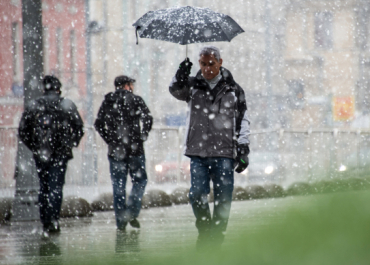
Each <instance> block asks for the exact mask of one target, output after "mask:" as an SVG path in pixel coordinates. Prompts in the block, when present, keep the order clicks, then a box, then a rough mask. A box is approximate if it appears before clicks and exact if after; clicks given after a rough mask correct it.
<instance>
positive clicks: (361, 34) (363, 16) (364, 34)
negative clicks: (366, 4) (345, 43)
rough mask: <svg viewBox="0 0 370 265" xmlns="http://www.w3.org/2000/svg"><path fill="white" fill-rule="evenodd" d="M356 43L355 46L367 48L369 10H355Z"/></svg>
mask: <svg viewBox="0 0 370 265" xmlns="http://www.w3.org/2000/svg"><path fill="white" fill-rule="evenodd" d="M356 15H357V16H356V22H357V23H356V39H355V40H356V44H357V47H358V48H359V49H360V50H362V51H364V50H366V49H367V48H368V39H369V28H370V27H369V26H370V25H369V23H370V19H369V16H370V10H368V9H360V10H358V11H357V12H356Z"/></svg>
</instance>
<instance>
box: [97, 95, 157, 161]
mask: <svg viewBox="0 0 370 265" xmlns="http://www.w3.org/2000/svg"><path fill="white" fill-rule="evenodd" d="M140 121H141V122H142V128H141V127H140ZM152 123H153V118H152V116H151V115H150V111H149V109H148V107H147V106H146V104H145V102H144V100H143V99H142V98H141V97H140V96H137V95H135V94H133V93H132V92H130V91H127V90H124V89H117V90H116V91H115V92H111V93H108V94H107V95H105V99H104V101H103V103H102V105H101V107H100V109H99V112H98V117H97V119H96V121H95V129H96V130H97V131H98V133H99V134H100V136H101V137H102V138H103V140H104V141H105V142H106V143H107V144H108V156H110V157H113V158H114V159H116V160H122V159H123V158H125V157H126V156H127V155H131V156H140V155H143V154H144V147H143V142H144V141H145V140H146V138H147V137H148V134H149V131H150V130H151V128H152Z"/></svg>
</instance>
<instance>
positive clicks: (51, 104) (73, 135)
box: [18, 75, 84, 232]
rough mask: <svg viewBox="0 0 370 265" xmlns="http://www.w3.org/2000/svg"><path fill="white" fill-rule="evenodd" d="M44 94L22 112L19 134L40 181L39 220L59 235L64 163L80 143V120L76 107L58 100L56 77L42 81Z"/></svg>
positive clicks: (64, 172) (81, 133)
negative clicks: (30, 154)
mask: <svg viewBox="0 0 370 265" xmlns="http://www.w3.org/2000/svg"><path fill="white" fill-rule="evenodd" d="M43 86H44V95H43V96H41V97H39V98H37V99H36V100H33V101H31V102H30V103H29V104H27V106H25V110H24V112H23V115H22V118H21V121H20V124H19V128H18V133H19V138H20V139H21V141H22V142H23V143H24V144H25V145H26V146H27V147H28V148H29V149H30V150H31V151H32V153H33V157H34V160H35V164H36V169H37V172H38V176H39V179H40V190H39V206H40V219H41V222H42V223H43V226H44V231H47V232H59V231H60V226H59V214H60V209H61V206H62V200H63V185H64V182H65V174H66V170H67V164H68V161H69V160H70V159H72V158H73V154H72V148H73V147H77V146H78V144H79V143H80V140H81V138H82V136H83V135H84V131H83V121H82V119H81V116H80V114H79V113H78V110H77V107H76V105H75V104H74V103H73V102H72V101H71V100H69V99H66V98H63V97H61V87H62V84H61V83H60V81H59V80H58V78H56V77H55V76H50V75H47V76H45V77H44V79H43Z"/></svg>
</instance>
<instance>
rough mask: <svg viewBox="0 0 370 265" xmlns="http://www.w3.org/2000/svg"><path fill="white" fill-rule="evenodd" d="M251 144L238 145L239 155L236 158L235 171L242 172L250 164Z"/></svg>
mask: <svg viewBox="0 0 370 265" xmlns="http://www.w3.org/2000/svg"><path fill="white" fill-rule="evenodd" d="M248 155H249V146H248V145H247V144H240V145H238V147H237V156H236V158H235V162H236V167H235V172H237V173H242V172H243V171H244V170H246V169H247V167H248V165H249V159H248Z"/></svg>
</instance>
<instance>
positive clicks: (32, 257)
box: [0, 197, 306, 264]
mask: <svg viewBox="0 0 370 265" xmlns="http://www.w3.org/2000/svg"><path fill="white" fill-rule="evenodd" d="M305 200H306V199H305V197H294V198H293V197H287V198H282V199H264V200H256V201H242V202H233V204H232V209H231V215H230V220H229V226H228V230H227V234H226V238H225V242H224V244H230V242H231V241H232V240H233V238H235V237H237V235H238V234H240V230H241V229H243V230H245V229H247V230H250V231H257V230H259V229H263V227H264V225H266V224H267V223H269V222H270V221H279V220H282V219H283V217H284V212H285V211H284V209H286V208H287V207H286V206H289V205H291V204H296V203H299V204H302V202H303V205H304V201H305ZM212 207H213V206H212ZM139 221H140V223H141V229H139V230H138V229H134V228H131V227H127V230H126V232H121V231H119V230H117V229H116V227H115V219H114V212H113V211H109V212H96V213H94V216H93V217H90V218H80V219H75V218H66V219H62V220H61V233H59V234H51V235H49V236H47V235H45V234H44V233H43V232H42V227H41V225H40V224H39V222H19V223H13V224H12V225H2V226H0V264H89V263H93V262H98V261H102V262H103V261H104V259H106V258H109V259H110V260H111V261H117V262H120V263H122V264H133V263H135V262H137V261H140V260H142V259H144V258H148V257H151V256H157V255H159V256H166V255H169V254H173V253H176V252H177V251H182V250H183V249H184V248H189V247H195V241H196V237H197V231H196V229H195V225H194V221H195V219H194V216H193V213H192V210H191V207H190V205H180V206H172V207H161V208H149V209H144V210H142V211H141V214H140V217H139ZM102 264H103V263H102Z"/></svg>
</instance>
